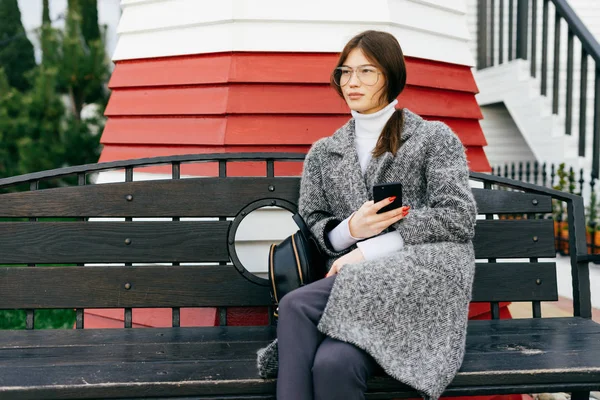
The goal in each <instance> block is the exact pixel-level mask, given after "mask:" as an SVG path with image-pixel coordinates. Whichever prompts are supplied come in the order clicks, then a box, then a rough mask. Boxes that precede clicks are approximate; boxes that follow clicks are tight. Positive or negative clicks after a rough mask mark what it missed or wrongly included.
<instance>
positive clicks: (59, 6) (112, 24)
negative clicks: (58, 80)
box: [18, 0, 121, 68]
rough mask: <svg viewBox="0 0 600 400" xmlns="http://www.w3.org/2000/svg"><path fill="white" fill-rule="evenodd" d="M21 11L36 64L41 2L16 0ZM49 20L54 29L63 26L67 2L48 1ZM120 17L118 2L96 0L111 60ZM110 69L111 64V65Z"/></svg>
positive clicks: (116, 0)
mask: <svg viewBox="0 0 600 400" xmlns="http://www.w3.org/2000/svg"><path fill="white" fill-rule="evenodd" d="M18 2H19V9H20V10H21V21H23V26H24V27H25V30H26V31H27V36H28V37H29V40H31V43H33V45H34V46H35V47H36V58H37V59H38V62H39V60H40V57H41V54H40V50H39V45H38V42H39V41H38V38H37V34H36V32H35V29H36V28H38V27H39V26H40V25H41V23H42V0H18ZM49 5H50V19H51V20H52V21H53V22H52V25H53V26H56V27H62V26H64V20H63V19H61V15H62V16H64V15H65V14H66V11H67V0H50V1H49ZM120 16H121V8H120V0H98V22H99V23H100V24H101V25H103V24H106V25H107V31H106V51H107V54H108V57H109V58H111V57H112V54H113V52H114V51H115V46H116V45H117V25H118V23H119V18H120ZM111 68H112V64H111Z"/></svg>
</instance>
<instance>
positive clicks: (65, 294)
mask: <svg viewBox="0 0 600 400" xmlns="http://www.w3.org/2000/svg"><path fill="white" fill-rule="evenodd" d="M127 284H129V286H128V287H129V289H128V288H127V287H126V285H127ZM31 288H38V289H37V290H31ZM0 293H1V294H2V295H0V309H2V308H44V307H49V308H94V307H96V308H103V307H107V308H111V307H175V306H177V307H209V306H217V305H219V306H265V305H268V304H270V302H271V298H270V295H269V291H268V288H266V287H264V286H260V285H256V284H254V283H251V282H250V281H248V280H247V279H246V278H244V277H243V276H242V275H241V274H240V273H239V272H238V271H237V270H236V269H235V268H234V267H233V266H231V265H223V266H222V265H215V266H211V265H199V266H150V265H148V266H136V267H111V266H104V267H36V268H30V267H0Z"/></svg>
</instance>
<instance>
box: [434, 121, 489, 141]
mask: <svg viewBox="0 0 600 400" xmlns="http://www.w3.org/2000/svg"><path fill="white" fill-rule="evenodd" d="M424 118H425V119H427V120H430V121H442V122H443V123H445V124H447V125H448V126H449V127H450V128H451V129H452V130H453V131H454V133H456V134H457V135H458V137H459V138H460V140H461V141H462V142H463V144H464V145H465V146H487V140H485V137H484V136H483V131H482V129H481V125H480V124H479V121H478V120H476V119H459V118H436V117H428V116H425V117H424Z"/></svg>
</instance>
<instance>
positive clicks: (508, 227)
mask: <svg viewBox="0 0 600 400" xmlns="http://www.w3.org/2000/svg"><path fill="white" fill-rule="evenodd" d="M229 226H230V222H228V221H145V222H138V221H131V222H129V221H124V222H0V263H1V264H8V263H37V264H43V263H54V264H60V263H122V262H138V263H151V262H219V261H229V252H228V248H227V247H228V246H227V245H228V243H227V235H228V229H229ZM553 229H554V227H553V222H552V221H551V220H504V221H490V220H479V221H478V222H477V226H476V228H475V230H476V236H475V240H474V246H475V255H476V257H477V258H479V259H482V258H523V257H525V258H528V257H553V256H554V251H555V250H554V240H553V237H552V234H553Z"/></svg>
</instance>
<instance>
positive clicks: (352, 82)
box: [348, 71, 360, 87]
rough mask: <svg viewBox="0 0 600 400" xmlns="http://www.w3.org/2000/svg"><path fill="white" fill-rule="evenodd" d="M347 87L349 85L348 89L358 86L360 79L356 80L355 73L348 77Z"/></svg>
mask: <svg viewBox="0 0 600 400" xmlns="http://www.w3.org/2000/svg"><path fill="white" fill-rule="evenodd" d="M348 85H350V87H354V86H360V79H358V72H357V71H352V75H350V80H349V81H348Z"/></svg>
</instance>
